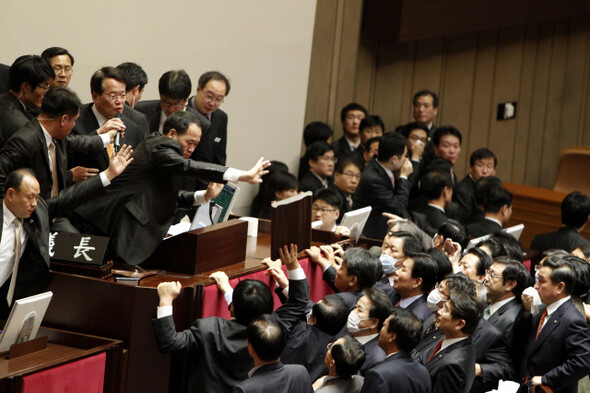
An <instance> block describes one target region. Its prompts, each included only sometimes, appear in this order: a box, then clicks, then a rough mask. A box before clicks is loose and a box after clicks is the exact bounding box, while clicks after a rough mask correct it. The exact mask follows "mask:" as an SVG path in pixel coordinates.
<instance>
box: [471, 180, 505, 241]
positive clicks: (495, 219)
mask: <svg viewBox="0 0 590 393" xmlns="http://www.w3.org/2000/svg"><path fill="white" fill-rule="evenodd" d="M483 208H484V211H485V217H484V218H483V219H481V220H479V221H476V222H474V223H471V224H469V225H467V232H469V234H470V235H471V237H472V238H477V237H480V236H484V235H488V234H491V233H495V232H498V231H500V230H502V227H503V226H504V225H506V224H507V223H508V221H510V216H511V215H512V194H511V193H510V192H509V191H508V190H506V189H505V188H494V189H492V190H491V191H490V195H489V196H488V197H487V198H486V200H485V202H484V205H483Z"/></svg>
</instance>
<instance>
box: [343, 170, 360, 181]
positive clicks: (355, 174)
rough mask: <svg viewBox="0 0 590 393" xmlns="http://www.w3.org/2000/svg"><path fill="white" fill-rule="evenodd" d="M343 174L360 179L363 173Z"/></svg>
mask: <svg viewBox="0 0 590 393" xmlns="http://www.w3.org/2000/svg"><path fill="white" fill-rule="evenodd" d="M343 175H344V176H346V177H349V178H351V179H356V180H360V179H361V174H360V173H352V172H344V173H343Z"/></svg>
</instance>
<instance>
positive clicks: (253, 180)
mask: <svg viewBox="0 0 590 393" xmlns="http://www.w3.org/2000/svg"><path fill="white" fill-rule="evenodd" d="M269 166H270V161H268V160H267V161H265V160H264V157H260V159H259V160H258V162H256V164H255V165H254V166H253V167H252V168H251V169H250V170H249V171H248V172H245V173H244V174H243V175H242V176H240V178H239V179H238V180H239V181H244V182H248V183H250V184H258V183H262V176H264V175H266V174H267V173H268V171H267V170H266V168H268V167H269Z"/></svg>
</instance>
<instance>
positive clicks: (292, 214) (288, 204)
mask: <svg viewBox="0 0 590 393" xmlns="http://www.w3.org/2000/svg"><path fill="white" fill-rule="evenodd" d="M311 195H312V194H311V192H310V191H308V192H305V193H303V194H299V195H296V196H294V197H291V198H287V199H283V200H282V201H279V202H274V203H273V204H272V205H271V207H272V212H271V216H270V218H271V219H270V221H271V224H270V226H271V230H270V257H271V258H272V259H278V258H279V249H280V248H281V247H283V246H284V245H286V244H291V243H293V244H297V247H298V249H299V250H300V251H302V250H305V249H307V248H309V247H310V246H311Z"/></svg>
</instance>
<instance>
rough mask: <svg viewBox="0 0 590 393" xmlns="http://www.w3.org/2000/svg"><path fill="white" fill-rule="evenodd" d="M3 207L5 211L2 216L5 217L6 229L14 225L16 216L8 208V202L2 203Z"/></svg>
mask: <svg viewBox="0 0 590 393" xmlns="http://www.w3.org/2000/svg"><path fill="white" fill-rule="evenodd" d="M2 205H3V209H2V216H3V218H2V219H3V220H4V222H3V224H2V225H3V226H4V227H6V228H7V227H8V226H9V225H11V224H12V222H13V221H14V219H15V218H16V216H15V215H14V214H13V213H12V212H11V211H10V209H9V208H8V206H6V202H4V201H3V202H2Z"/></svg>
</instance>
